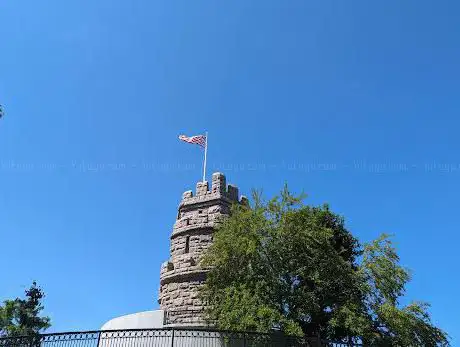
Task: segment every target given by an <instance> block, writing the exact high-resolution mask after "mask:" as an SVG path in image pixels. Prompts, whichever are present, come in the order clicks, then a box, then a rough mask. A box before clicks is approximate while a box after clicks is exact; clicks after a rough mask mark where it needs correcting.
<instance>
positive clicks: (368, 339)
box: [201, 187, 448, 346]
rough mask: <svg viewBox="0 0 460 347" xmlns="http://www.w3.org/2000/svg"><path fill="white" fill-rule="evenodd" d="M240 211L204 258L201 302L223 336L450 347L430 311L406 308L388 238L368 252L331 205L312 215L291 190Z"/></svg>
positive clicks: (404, 278) (402, 276)
mask: <svg viewBox="0 0 460 347" xmlns="http://www.w3.org/2000/svg"><path fill="white" fill-rule="evenodd" d="M253 201H254V203H253V206H252V207H247V206H241V205H235V206H234V207H233V210H232V215H231V217H229V218H227V219H226V220H225V221H224V222H223V224H222V225H221V227H220V228H219V229H218V231H217V232H216V233H215V236H214V244H213V245H212V246H211V248H210V249H209V251H208V252H207V254H206V256H205V258H204V260H203V261H204V265H205V266H211V267H212V270H211V271H210V272H209V274H208V277H207V280H206V283H205V286H204V287H203V289H202V291H201V296H202V299H203V300H204V301H205V302H206V303H207V304H208V305H209V306H208V307H209V308H208V312H207V313H208V315H209V319H211V320H213V321H216V322H217V324H218V326H219V327H220V328H223V329H236V330H251V331H262V332H268V331H270V330H272V329H279V330H282V331H283V332H285V333H287V334H296V335H301V336H308V337H321V338H327V339H333V340H346V341H361V342H364V343H366V344H371V345H392V346H420V345H423V346H438V345H448V340H447V335H446V334H445V333H444V332H443V331H442V330H441V329H439V328H437V327H435V326H434V325H433V324H432V323H431V320H430V316H429V314H428V313H427V308H428V305H427V304H424V303H412V304H410V305H408V306H406V307H401V306H400V304H399V301H398V300H399V298H401V297H402V295H404V288H405V285H406V283H407V282H408V281H409V279H410V276H409V273H408V271H407V270H406V269H405V268H403V267H401V266H400V265H399V257H398V255H397V253H396V250H395V248H394V246H393V245H392V243H391V241H390V239H389V237H388V236H387V235H382V237H380V238H379V239H377V240H375V241H374V242H372V243H370V244H367V245H365V246H364V247H362V246H361V245H360V244H359V242H358V240H357V239H356V238H355V237H354V236H353V235H352V234H351V233H350V232H349V231H348V230H347V229H346V228H345V224H344V219H343V218H342V217H341V216H339V215H337V214H335V213H333V212H332V211H331V210H330V209H329V207H328V206H327V205H323V206H318V207H316V206H308V205H304V204H303V203H302V201H303V196H294V195H292V194H291V193H290V192H289V191H288V189H287V187H285V188H284V189H283V190H282V191H281V194H280V195H279V196H277V197H274V198H273V199H271V200H269V201H264V200H263V199H262V198H261V195H260V194H259V193H257V192H255V193H254V194H253Z"/></svg>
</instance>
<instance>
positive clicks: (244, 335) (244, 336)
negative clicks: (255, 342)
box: [243, 333, 246, 347]
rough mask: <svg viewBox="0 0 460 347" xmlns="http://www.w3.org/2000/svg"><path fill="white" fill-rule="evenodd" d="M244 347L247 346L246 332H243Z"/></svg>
mask: <svg viewBox="0 0 460 347" xmlns="http://www.w3.org/2000/svg"><path fill="white" fill-rule="evenodd" d="M243 347H246V333H243Z"/></svg>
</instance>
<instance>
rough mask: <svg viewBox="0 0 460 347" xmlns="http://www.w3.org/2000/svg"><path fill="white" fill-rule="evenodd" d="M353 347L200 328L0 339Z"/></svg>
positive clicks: (6, 344) (33, 343) (141, 346)
mask: <svg viewBox="0 0 460 347" xmlns="http://www.w3.org/2000/svg"><path fill="white" fill-rule="evenodd" d="M265 346H267V347H272V346H273V347H275V346H281V347H349V346H352V347H356V346H360V345H356V344H354V345H353V344H349V343H344V342H332V341H324V340H322V341H319V340H317V339H300V338H297V337H292V336H285V335H283V334H281V333H274V334H262V333H249V332H231V331H220V330H201V329H182V328H164V329H136V330H110V331H82V332H68V333H54V334H42V335H37V336H21V337H6V338H0V347H265Z"/></svg>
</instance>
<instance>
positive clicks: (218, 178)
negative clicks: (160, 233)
mask: <svg viewBox="0 0 460 347" xmlns="http://www.w3.org/2000/svg"><path fill="white" fill-rule="evenodd" d="M225 181H226V180H225V176H224V175H223V174H221V173H214V174H213V175H212V181H211V189H209V187H208V182H198V183H197V185H196V195H193V193H192V191H187V192H185V193H184V194H183V195H182V200H181V202H180V204H179V210H178V214H177V220H176V222H175V224H174V227H173V232H172V235H171V244H170V259H169V260H168V261H166V262H164V263H163V264H162V266H161V271H160V294H159V298H158V302H159V303H160V307H161V309H162V310H164V311H165V312H166V315H167V317H168V320H167V323H170V324H176V325H186V326H202V325H205V322H204V317H203V310H204V306H203V303H202V302H201V301H200V299H199V298H198V290H199V287H200V286H201V285H202V284H203V282H204V281H205V279H206V272H207V271H208V270H209V269H206V268H204V267H203V266H201V264H200V261H201V259H202V256H203V254H204V252H205V251H206V250H207V249H208V247H209V246H210V245H211V244H212V241H213V238H212V237H213V232H214V230H215V227H216V226H217V225H218V224H219V223H220V222H221V221H222V219H223V218H225V217H226V216H228V215H229V213H230V208H231V205H232V204H233V203H244V204H246V203H247V199H246V198H245V197H241V199H238V188H237V187H235V186H232V185H229V186H227V185H226V182H225Z"/></svg>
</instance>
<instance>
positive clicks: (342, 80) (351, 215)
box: [0, 0, 460, 345]
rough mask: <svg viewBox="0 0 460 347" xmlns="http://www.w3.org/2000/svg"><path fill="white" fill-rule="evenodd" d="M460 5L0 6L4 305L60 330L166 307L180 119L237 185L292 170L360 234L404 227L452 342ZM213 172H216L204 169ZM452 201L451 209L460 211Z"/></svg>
mask: <svg viewBox="0 0 460 347" xmlns="http://www.w3.org/2000/svg"><path fill="white" fill-rule="evenodd" d="M459 15H460V4H459V2H458V1H454V0H452V1H448V0H446V1H420V0H405V1H396V0H394V1H364V0H363V1H324V0H318V1H303V0H302V1H300V0H289V1H286V0H280V1H267V0H266V1H248V0H233V1H226V2H224V1H201V0H193V1H191V0H183V1H180V0H178V1H166V0H161V1H148V0H131V1H119V0H99V1H94V0H66V1H62V0H59V1H58V0H44V1H32V0H28V1H27V0H0V103H2V104H3V105H4V109H5V113H6V116H5V117H4V118H3V119H2V120H1V121H0V243H1V244H0V249H1V251H0V264H1V265H2V268H3V274H2V276H0V299H6V298H11V297H15V296H17V295H20V294H21V293H22V292H23V290H24V288H25V287H26V286H28V285H29V284H30V283H31V281H32V280H34V279H35V280H37V281H38V282H39V284H40V285H42V287H43V288H44V289H45V291H46V293H47V298H46V301H45V304H46V312H47V313H48V314H49V315H50V316H51V318H52V323H53V327H52V330H53V331H62V330H83V329H97V328H99V327H100V326H101V325H102V324H103V323H104V322H105V321H107V320H108V319H110V318H113V317H116V316H118V315H122V314H127V313H133V312H136V311H142V310H149V309H154V308H157V307H158V304H157V303H156V299H157V295H158V286H159V269H160V264H161V262H163V261H165V260H167V258H168V251H169V249H168V247H169V236H170V233H171V228H172V225H173V223H174V220H175V216H176V208H177V205H178V203H179V200H180V197H181V194H182V192H183V191H185V190H188V189H192V188H194V186H195V183H196V182H197V181H198V180H199V179H200V177H201V173H200V170H201V158H202V157H201V155H202V152H200V150H199V149H198V148H197V147H194V146H192V145H188V144H185V143H182V142H179V140H177V136H178V135H179V134H181V133H185V134H187V135H194V134H198V133H200V132H203V131H205V130H207V131H209V152H208V155H209V167H210V171H222V172H224V173H225V174H226V175H227V177H228V181H229V182H231V183H235V184H237V185H238V186H239V187H240V191H242V192H243V193H249V192H250V190H251V188H263V189H264V191H265V193H266V194H267V195H272V194H274V193H275V192H276V191H278V190H279V189H280V188H281V187H282V185H283V184H284V182H288V184H289V185H290V186H291V188H292V189H293V190H296V191H300V190H304V191H305V192H307V193H308V194H309V198H308V200H307V201H308V202H310V203H312V204H319V203H322V202H329V203H330V204H331V207H332V209H333V210H335V211H337V212H339V213H341V214H343V215H344V216H345V217H346V220H347V225H348V227H349V228H350V229H351V231H352V232H353V233H355V234H356V235H357V236H358V237H359V238H360V239H361V240H362V241H367V240H371V239H373V238H375V237H377V236H378V235H379V234H380V233H381V232H388V233H394V234H395V235H396V241H397V244H398V248H399V251H400V254H401V259H402V263H403V264H404V265H405V266H407V267H409V268H411V269H412V270H413V281H412V282H411V284H410V285H409V287H408V292H407V297H408V300H413V299H421V300H426V301H429V302H431V303H432V309H431V312H432V315H433V319H434V321H435V322H436V323H437V324H439V325H440V326H441V327H442V328H444V329H446V330H447V331H448V333H449V334H450V335H451V336H452V338H453V343H454V345H456V344H460V328H459V322H460V319H459V318H458V317H459V313H460V303H459V302H458V300H457V298H458V293H459V292H460V283H459V280H458V276H457V274H458V267H459V265H460V262H459V260H458V259H459V255H458V254H459V249H458V247H459V243H460V234H459V226H458V223H457V213H458V208H459V203H458V201H459V196H460V157H459V151H460V139H459V127H460V119H459V110H460V101H459V100H460V98H459V90H460V82H459V81H460V67H459V61H460V39H459V33H460V21H459V20H458V19H459ZM209 176H210V175H209ZM455 211H457V212H455Z"/></svg>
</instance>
